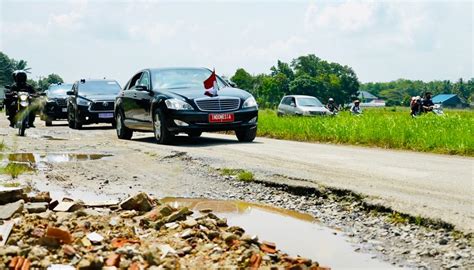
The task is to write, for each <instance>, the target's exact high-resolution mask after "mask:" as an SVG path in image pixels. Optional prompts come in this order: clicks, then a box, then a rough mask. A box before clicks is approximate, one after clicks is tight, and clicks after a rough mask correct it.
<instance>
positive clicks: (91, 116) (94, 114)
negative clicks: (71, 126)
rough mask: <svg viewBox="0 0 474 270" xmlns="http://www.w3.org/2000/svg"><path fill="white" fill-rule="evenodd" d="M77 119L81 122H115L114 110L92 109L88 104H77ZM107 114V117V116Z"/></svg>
mask: <svg viewBox="0 0 474 270" xmlns="http://www.w3.org/2000/svg"><path fill="white" fill-rule="evenodd" d="M77 107H78V110H77V120H78V121H79V123H81V124H86V125H87V124H99V123H114V122H115V118H114V111H113V110H112V111H109V110H107V111H91V110H90V108H89V107H88V106H77ZM105 116H106V117H105Z"/></svg>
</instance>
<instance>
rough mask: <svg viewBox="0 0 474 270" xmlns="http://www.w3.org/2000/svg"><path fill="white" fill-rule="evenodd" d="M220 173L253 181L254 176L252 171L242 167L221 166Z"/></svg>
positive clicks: (241, 179) (240, 179)
mask: <svg viewBox="0 0 474 270" xmlns="http://www.w3.org/2000/svg"><path fill="white" fill-rule="evenodd" d="M220 173H221V175H224V176H233V177H235V178H236V179H237V180H239V181H254V180H255V176H254V174H253V173H252V172H250V171H246V170H242V169H230V168H223V169H221V170H220Z"/></svg>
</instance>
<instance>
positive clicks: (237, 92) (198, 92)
mask: <svg viewBox="0 0 474 270" xmlns="http://www.w3.org/2000/svg"><path fill="white" fill-rule="evenodd" d="M167 92H168V93H170V94H171V96H179V97H182V98H184V99H187V100H193V99H197V98H203V97H207V96H206V95H205V94H204V89H202V88H185V89H170V90H167ZM217 96H219V97H238V98H241V99H247V98H248V97H250V93H248V92H247V91H244V90H241V89H238V88H232V87H224V88H221V89H220V90H219V91H217Z"/></svg>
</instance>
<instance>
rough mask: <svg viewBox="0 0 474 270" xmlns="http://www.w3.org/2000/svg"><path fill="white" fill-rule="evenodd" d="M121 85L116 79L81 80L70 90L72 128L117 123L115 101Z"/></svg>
mask: <svg viewBox="0 0 474 270" xmlns="http://www.w3.org/2000/svg"><path fill="white" fill-rule="evenodd" d="M119 92H120V85H119V84H118V83H117V82H116V81H114V80H105V79H104V80H84V79H82V80H80V81H77V82H75V83H74V85H73V86H72V90H70V91H68V92H67V94H68V95H69V98H68V107H67V120H68V123H69V127H70V128H75V129H80V128H82V125H86V124H98V123H111V124H112V125H115V118H114V102H115V98H116V97H117V94H118V93H119Z"/></svg>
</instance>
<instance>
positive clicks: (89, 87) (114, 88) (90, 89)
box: [79, 81, 120, 95]
mask: <svg viewBox="0 0 474 270" xmlns="http://www.w3.org/2000/svg"><path fill="white" fill-rule="evenodd" d="M119 92H120V85H119V84H118V83H117V82H116V81H86V82H84V83H82V82H81V83H80V84H79V93H80V94H82V95H116V94H118V93H119Z"/></svg>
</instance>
